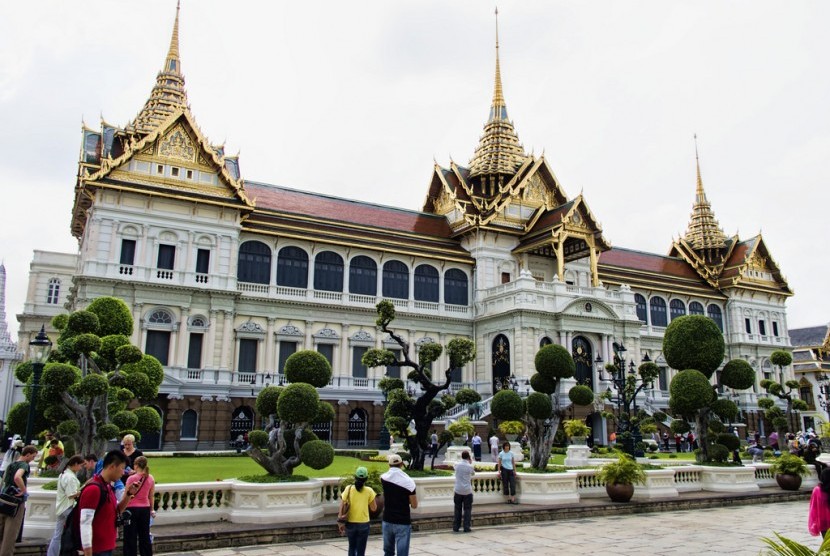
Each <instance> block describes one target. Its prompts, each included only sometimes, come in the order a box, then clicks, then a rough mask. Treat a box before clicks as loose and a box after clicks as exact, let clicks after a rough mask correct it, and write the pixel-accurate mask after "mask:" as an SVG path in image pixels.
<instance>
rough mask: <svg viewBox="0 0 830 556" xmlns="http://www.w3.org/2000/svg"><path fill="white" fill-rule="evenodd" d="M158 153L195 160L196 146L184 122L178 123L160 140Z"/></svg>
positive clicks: (185, 160) (164, 155)
mask: <svg viewBox="0 0 830 556" xmlns="http://www.w3.org/2000/svg"><path fill="white" fill-rule="evenodd" d="M158 154H159V156H162V157H165V158H171V159H174V160H181V161H183V162H194V160H195V158H196V146H195V144H194V142H193V139H191V137H190V135H189V134H188V133H187V131H185V129H184V127H183V126H182V124H177V125H176V126H174V127H173V129H171V130H170V131H168V132H167V133H166V134H165V135H164V137H162V139H161V141H159V148H158Z"/></svg>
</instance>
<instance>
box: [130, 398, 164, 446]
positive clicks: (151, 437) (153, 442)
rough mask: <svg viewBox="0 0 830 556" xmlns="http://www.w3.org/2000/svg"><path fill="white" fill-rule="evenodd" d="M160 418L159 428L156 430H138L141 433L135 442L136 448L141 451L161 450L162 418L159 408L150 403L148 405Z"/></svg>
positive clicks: (162, 435) (162, 436)
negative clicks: (139, 438)
mask: <svg viewBox="0 0 830 556" xmlns="http://www.w3.org/2000/svg"><path fill="white" fill-rule="evenodd" d="M150 407H151V408H152V409H153V410H155V412H156V413H158V414H159V419H161V429H159V430H157V431H142V430H140V431H138V432H139V434H141V440H139V441H138V442H137V443H136V448H138V449H139V450H141V451H145V450H161V439H162V438H164V419H163V418H162V413H161V409H159V408H158V407H156V406H154V405H151V406H150Z"/></svg>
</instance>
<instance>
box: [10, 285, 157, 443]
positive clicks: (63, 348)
mask: <svg viewBox="0 0 830 556" xmlns="http://www.w3.org/2000/svg"><path fill="white" fill-rule="evenodd" d="M52 325H53V326H54V327H55V328H56V329H58V330H59V331H60V336H59V337H58V340H57V342H56V346H55V349H54V350H53V351H52V354H51V355H50V357H49V362H48V363H47V364H46V367H45V368H44V370H43V375H42V376H41V379H40V390H39V392H38V404H37V406H38V409H40V410H42V414H41V418H42V422H41V425H43V424H45V425H46V426H49V427H55V428H57V430H58V432H59V433H60V434H61V435H62V436H64V437H69V438H72V439H73V440H74V444H75V449H76V451H77V452H78V453H81V454H88V453H95V454H101V453H103V451H104V447H105V445H106V442H107V441H108V440H110V439H112V438H116V437H119V436H124V435H125V434H128V433H131V434H133V435H135V436H136V439H140V437H141V435H140V434H139V433H138V431H139V430H142V431H157V430H159V429H160V428H161V418H160V417H159V415H158V413H156V412H155V411H154V410H153V409H152V408H150V407H135V406H136V405H137V404H140V403H143V402H149V401H152V400H154V399H155V398H156V396H157V395H158V388H159V385H161V381H162V379H163V378H164V368H163V367H162V366H161V363H159V362H158V360H157V359H156V358H155V357H152V356H149V355H144V354H142V353H141V350H140V349H139V348H137V347H136V346H134V345H131V344H130V339H129V336H130V335H131V334H132V332H133V317H132V314H131V313H130V309H129V307H127V304H126V303H124V302H123V301H122V300H120V299H118V298H115V297H99V298H98V299H96V300H95V301H93V302H92V303H91V304H90V305H89V307H87V308H86V309H85V310H82V311H75V312H74V313H71V314H70V315H58V316H57V317H55V318H54V319H53V320H52ZM15 376H16V377H17V379H18V380H20V381H21V382H23V383H24V384H25V385H26V386H25V388H24V393H25V395H26V397H27V402H23V404H25V406H26V407H27V408H28V399H29V398H30V397H31V380H32V367H31V365H30V364H29V363H24V364H22V365H19V366H18V368H17V369H16V371H15ZM130 406H133V407H132V408H130ZM21 407H23V405H21V404H18V405H17V406H16V407H14V408H12V410H11V411H10V413H9V415H10V417H11V418H12V419H11V421H12V423H16V422H17V418H16V416H17V415H19V414H20V413H21V411H22V409H21ZM24 423H25V421H24ZM13 426H17V425H16V424H14V425H13ZM38 428H40V426H38ZM13 432H16V431H13ZM21 433H22V431H21Z"/></svg>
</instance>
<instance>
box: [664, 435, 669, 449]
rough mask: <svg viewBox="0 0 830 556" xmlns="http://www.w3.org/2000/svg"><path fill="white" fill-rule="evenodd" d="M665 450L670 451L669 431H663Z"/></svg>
mask: <svg viewBox="0 0 830 556" xmlns="http://www.w3.org/2000/svg"><path fill="white" fill-rule="evenodd" d="M663 450H664V451H666V452H668V451H669V433H667V432H666V431H663Z"/></svg>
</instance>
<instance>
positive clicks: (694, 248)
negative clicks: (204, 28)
mask: <svg viewBox="0 0 830 556" xmlns="http://www.w3.org/2000/svg"><path fill="white" fill-rule="evenodd" d="M178 42H179V41H178V11H177V15H176V20H175V24H174V28H173V36H172V39H171V43H170V47H169V51H168V53H167V56H166V58H165V62H164V67H163V69H162V71H161V72H159V74H158V76H157V79H156V83H155V86H154V87H153V90H152V93H151V95H150V97H149V99H148V100H147V102H146V104H145V106H144V107H143V108H142V109H141V111H140V112H139V114H138V115H137V117H136V118H135V119H134V120H133V121H131V122H130V123H128V124H127V125H126V126H124V127H123V128H119V127H114V126H111V125H109V124H107V123H103V122H102V125H101V128H100V129H95V130H93V129H88V128H84V129H83V145H82V149H81V157H80V161H79V167H78V176H77V181H76V184H75V200H74V206H73V209H72V221H71V233H72V234H73V235H74V236H75V237H76V238H77V239H78V244H79V250H78V253H77V254H71V255H70V254H56V253H48V252H42V251H38V252H36V256H35V260H34V262H33V263H32V268H31V276H30V287H29V296H28V300H27V303H26V306H25V308H24V311H23V313H22V314H20V315H18V320H19V322H20V337H19V342H20V345H26V343H27V342H28V341H29V340H30V339H31V337H32V336H33V334H35V333H36V331H37V330H38V329H39V327H40V324H42V323H48V320H49V318H51V316H52V315H53V314H55V313H56V312H58V311H61V310H69V309H78V308H83V307H84V306H86V305H88V304H89V303H90V302H91V301H92V300H94V299H95V298H97V297H99V296H103V295H114V296H117V297H120V298H122V299H123V300H124V301H126V303H127V304H128V305H129V306H130V307H131V308H132V311H133V315H134V318H135V321H136V324H137V325H136V327H135V332H134V335H133V338H132V340H133V341H134V342H135V343H136V344H137V345H139V346H140V347H141V348H142V349H144V350H145V352H146V353H149V354H152V355H155V356H156V357H158V358H159V360H160V361H161V362H162V363H163V364H164V366H165V379H164V383H163V385H162V387H161V393H160V395H159V398H158V400H156V402H155V404H154V407H156V409H157V410H158V411H159V412H160V413H161V415H162V417H163V423H164V427H163V430H162V431H161V433H160V434H158V435H150V434H148V435H145V438H143V439H142V443H141V444H142V446H143V447H144V448H145V449H153V448H156V449H158V448H165V449H211V448H224V447H227V443H228V441H229V440H231V439H235V438H236V436H237V435H238V434H239V433H240V432H241V431H243V430H248V429H249V428H250V427H251V426H255V424H256V423H257V422H258V419H259V416H257V415H255V411H254V399H255V396H256V394H257V393H258V392H259V390H260V389H261V388H262V387H263V386H265V385H267V384H279V383H280V382H281V381H282V380H283V377H282V375H281V369H282V367H283V362H284V361H285V359H286V358H287V357H288V356H289V355H290V354H291V353H293V352H294V351H296V350H299V349H314V350H318V351H320V352H321V353H323V354H324V355H325V356H326V357H327V358H328V359H329V360H330V361H331V363H332V367H333V370H334V376H333V378H332V381H331V384H330V385H329V386H328V387H326V388H323V389H321V396H322V398H323V399H326V400H328V401H329V402H330V403H331V404H332V405H333V406H334V409H335V413H336V418H335V420H334V421H333V422H332V423H324V424H317V425H316V426H315V428H316V429H317V430H318V431H319V432H320V434H321V435H322V436H323V437H324V438H328V439H329V440H331V441H332V442H333V443H334V444H335V445H337V446H338V447H345V446H364V445H373V444H376V443H377V442H378V438H379V432H380V427H381V422H382V414H383V407H382V403H383V400H382V396H381V393H380V391H379V390H378V389H377V381H378V380H379V379H380V378H381V377H383V376H384V375H385V374H386V373H387V370H386V369H385V368H369V369H367V368H365V367H364V366H363V365H362V364H361V362H360V360H361V356H362V354H363V353H364V352H365V350H366V349H368V348H373V347H382V346H390V347H391V346H393V344H391V343H390V342H389V339H388V338H385V337H383V336H381V335H380V334H379V333H378V331H377V330H376V328H375V326H374V321H375V317H376V315H375V309H374V307H375V304H376V303H377V302H378V301H379V300H380V299H383V298H387V299H391V300H392V301H393V302H394V304H395V306H396V308H397V312H398V320H397V321H396V322H395V324H396V326H397V328H398V329H399V330H401V331H402V333H403V335H404V336H405V337H406V339H407V340H408V341H409V342H410V344H415V345H417V344H419V343H421V342H428V341H436V342H440V343H442V344H445V343H446V342H448V341H449V340H451V339H452V338H455V337H459V336H467V337H472V338H474V339H475V342H476V345H477V357H476V359H475V361H474V362H473V363H471V364H469V365H468V366H466V367H464V368H462V369H457V370H455V371H454V372H453V388H458V387H461V386H462V385H465V386H472V387H474V388H476V389H478V390H479V391H480V392H481V393H482V395H483V397H484V398H485V399H486V398H488V397H490V396H491V395H492V394H493V392H494V390H495V389H496V388H499V387H502V386H503V385H505V384H510V385H513V384H515V385H516V386H517V387H518V388H519V390H520V391H522V392H523V391H524V390H525V388H526V386H525V385H526V379H527V378H529V376H530V375H531V374H532V373H533V358H534V355H535V353H536V351H537V350H538V349H539V346H540V345H543V344H545V343H550V342H553V343H557V344H561V345H564V346H566V347H568V349H571V350H572V351H573V354H574V357H575V359H576V361H577V377H576V379H577V380H579V381H581V382H583V383H585V384H588V385H590V386H592V387H593V388H594V390H595V391H596V392H603V391H605V390H606V389H607V388H608V387H609V386H610V382H608V381H607V380H604V378H606V377H604V375H605V372H604V370H603V369H602V365H598V364H594V362H595V360H596V358H597V356H599V357H601V359H602V360H603V361H606V362H607V361H609V360H610V359H611V357H612V352H611V345H612V343H613V342H621V343H624V345H625V346H626V348H627V350H628V351H627V354H628V359H629V360H630V361H633V362H634V363H635V364H638V363H639V362H640V361H641V359H642V357H643V356H645V355H646V354H648V355H649V357H650V358H651V359H652V360H653V361H655V362H657V363H658V365H660V366H661V367H662V372H661V376H660V379H659V381H657V382H656V383H655V385H654V389H652V390H647V391H646V396H645V397H644V399H643V400H642V403H643V404H644V405H645V406H646V407H649V408H665V407H666V403H667V400H668V392H667V391H668V384H669V381H670V380H671V377H672V375H673V373H674V372H675V371H673V370H672V369H669V368H668V367H667V366H666V364H665V361H664V359H663V358H662V356H661V344H662V336H663V331H664V330H665V327H666V326H667V325H668V323H669V322H670V321H671V319H672V318H675V317H677V316H679V315H684V314H689V313H692V314H704V315H708V316H709V317H711V318H712V319H713V320H715V322H717V323H718V325H719V326H720V327H721V329H722V330H723V333H724V336H725V338H726V344H727V358H729V359H731V358H743V359H746V360H748V361H749V362H750V364H751V365H752V366H753V367H754V368H755V369H757V371H758V378H759V380H760V379H761V378H764V377H765V376H766V377H769V378H775V379H779V380H780V379H781V378H784V377H781V376H780V375H779V370H778V369H774V368H773V367H772V366H771V365H770V362H769V359H768V356H769V354H770V353H771V352H772V351H774V350H776V349H782V348H783V349H788V348H789V339H788V329H787V313H786V307H785V302H786V299H787V297H788V296H790V295H791V291H790V289H789V287H788V285H787V283H786V281H785V279H784V278H783V276H782V274H781V272H780V271H779V269H778V267H777V266H776V263H775V262H774V260H773V259H772V257H771V256H770V253H769V252H768V251H767V248H766V246H765V244H764V240H763V239H762V238H761V236H760V235H757V236H754V237H750V238H745V239H741V238H739V237H737V236H732V237H728V236H726V235H725V234H724V233H723V231H722V230H721V227H720V225H719V224H718V222H717V220H716V219H715V216H714V213H713V211H712V208H711V206H710V204H709V202H708V201H707V199H706V195H705V193H704V188H703V183H702V180H701V177H700V169H699V165H698V171H697V183H696V191H695V193H694V202H693V211H692V215H691V219H690V222H689V225H688V230H687V231H686V233H685V235H684V236H683V237H681V238H679V239H677V240H675V241H673V242H671V241H670V239H667V246H668V247H669V249H668V251H667V253H666V254H663V255H661V254H652V253H645V252H640V251H636V250H633V249H627V248H620V247H613V248H612V246H611V244H610V243H609V241H608V240H607V239H606V237H605V235H604V232H603V230H602V228H601V227H600V225H599V223H598V219H597V217H596V216H595V215H594V214H593V213H592V211H591V210H590V208H589V205H588V201H587V199H586V198H585V197H584V196H583V195H579V196H576V197H569V196H568V195H567V194H566V192H565V189H564V187H563V185H562V184H561V183H560V182H559V181H558V180H557V178H556V176H555V175H554V173H553V171H552V169H551V167H550V165H549V164H548V162H547V160H546V159H545V158H544V156H534V155H532V154H528V153H526V152H525V150H524V148H523V147H522V145H521V144H520V142H519V139H518V135H517V133H516V131H515V129H514V127H513V123H512V122H511V121H510V120H509V119H508V117H507V109H506V104H505V101H504V96H503V92H502V83H501V76H500V70H499V65H498V64H499V60H498V45H497V50H496V68H495V87H494V95H493V102H492V105H491V107H490V114H489V117H488V119H487V121H486V123H485V125H484V130H483V134H482V135H481V138H480V142H479V144H478V146H477V147H476V149H475V151H474V154H473V157H472V159H471V160H470V162H469V164H467V165H466V166H460V165H458V164H456V163H455V162H450V163H449V165H448V166H440V165H438V164H436V165H435V166H434V169H433V173H432V177H431V179H430V182H429V185H428V188H427V189H426V191H425V193H426V199H425V202H424V205H423V207H422V208H421V210H420V211H413V210H406V209H400V208H392V207H386V206H379V205H375V204H371V203H366V202H361V201H355V200H349V199H341V198H337V197H333V196H327V195H322V194H318V193H311V192H307V191H303V190H301V189H289V188H285V187H278V186H274V185H269V184H264V183H258V182H254V181H249V180H246V179H243V178H242V176H241V173H240V165H239V160H238V158H236V157H232V156H228V155H226V154H225V153H224V150H223V148H222V147H219V146H216V145H212V144H211V143H210V142H209V141H208V140H207V139H206V137H205V135H204V134H203V133H202V131H201V130H200V129H199V127H198V126H197V125H196V123H195V120H194V116H193V114H192V113H191V110H190V107H189V105H188V102H187V96H186V92H185V81H184V75H183V73H182V67H181V61H180V56H179V44H178ZM691 184H694V180H693V179H692V178H691V176H690V185H691ZM693 188H694V186H690V194H691V193H692V189H693ZM690 196H691V195H690ZM56 288H57V291H55V289H56ZM53 339H54V336H53ZM447 364H448V361H447V360H446V357H445V356H443V357H442V359H441V360H439V361H438V363H437V364H436V367H437V368H446V366H447ZM784 372H785V374H788V373H791V370H789V369H785V371H784ZM788 376H789V375H788ZM511 377H512V378H511ZM759 391H760V388H759V387H758V385H757V384H756V386H755V389H754V391H747V392H743V393H740V394H735V395H734V396H733V399H735V400H736V401H737V402H738V405H739V407H740V408H741V410H742V412H743V415H744V420H745V421H746V423H747V425H748V427H749V428H750V429H753V430H754V429H758V428H762V427H763V424H762V423H761V422H760V421H759V417H758V413H757V404H756V402H757V397H756V396H757V394H756V393H757V392H759ZM726 394H727V395H730V394H729V393H728V392H727V393H726ZM589 411H594V410H593V409H590V410H589ZM576 416H577V417H584V418H586V419H587V420H588V421H589V423H590V424H591V425H592V426H593V427H594V436H595V439H596V441H597V442H600V443H604V441H605V438H606V436H605V429H604V424H603V422H602V419H601V417H600V416H599V414H598V413H593V414H589V413H587V412H581V413H580V412H579V411H577V414H576Z"/></svg>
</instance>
